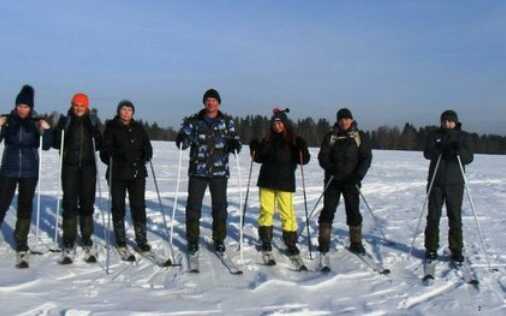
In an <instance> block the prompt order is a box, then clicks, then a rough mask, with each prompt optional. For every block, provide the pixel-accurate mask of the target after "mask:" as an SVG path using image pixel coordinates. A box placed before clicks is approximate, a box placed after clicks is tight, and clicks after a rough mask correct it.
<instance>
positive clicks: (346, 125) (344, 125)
mask: <svg viewBox="0 0 506 316" xmlns="http://www.w3.org/2000/svg"><path fill="white" fill-rule="evenodd" d="M337 124H338V125H339V128H340V129H342V130H343V131H346V130H348V129H350V127H351V124H353V119H351V118H342V119H340V120H339V121H338V122H337Z"/></svg>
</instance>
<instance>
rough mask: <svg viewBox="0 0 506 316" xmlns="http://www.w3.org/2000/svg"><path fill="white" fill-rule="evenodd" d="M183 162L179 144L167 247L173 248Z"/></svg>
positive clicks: (181, 145) (181, 149) (181, 148)
mask: <svg viewBox="0 0 506 316" xmlns="http://www.w3.org/2000/svg"><path fill="white" fill-rule="evenodd" d="M182 163H183V144H179V157H178V163H177V178H176V196H175V197H174V204H172V214H171V217H170V237H169V247H170V249H171V250H172V249H173V238H174V220H175V218H176V217H175V216H176V209H177V200H178V197H179V183H180V182H181V169H182Z"/></svg>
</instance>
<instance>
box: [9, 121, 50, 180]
mask: <svg viewBox="0 0 506 316" xmlns="http://www.w3.org/2000/svg"><path fill="white" fill-rule="evenodd" d="M39 136H40V133H39V130H38V129H37V127H36V125H35V119H34V118H33V116H32V115H31V116H30V117H28V118H26V119H21V118H20V117H19V116H18V115H17V114H16V113H15V112H14V111H13V112H11V114H10V115H8V116H7V121H6V124H5V125H4V126H3V127H2V131H1V133H0V141H2V140H3V141H4V142H5V147H4V151H3V155H2V165H1V167H0V175H2V176H4V177H13V178H37V177H38V173H39V153H38V148H39V144H40V141H39ZM51 143H52V131H51V130H47V131H45V132H44V133H43V136H42V149H43V150H48V149H49V148H50V147H51Z"/></svg>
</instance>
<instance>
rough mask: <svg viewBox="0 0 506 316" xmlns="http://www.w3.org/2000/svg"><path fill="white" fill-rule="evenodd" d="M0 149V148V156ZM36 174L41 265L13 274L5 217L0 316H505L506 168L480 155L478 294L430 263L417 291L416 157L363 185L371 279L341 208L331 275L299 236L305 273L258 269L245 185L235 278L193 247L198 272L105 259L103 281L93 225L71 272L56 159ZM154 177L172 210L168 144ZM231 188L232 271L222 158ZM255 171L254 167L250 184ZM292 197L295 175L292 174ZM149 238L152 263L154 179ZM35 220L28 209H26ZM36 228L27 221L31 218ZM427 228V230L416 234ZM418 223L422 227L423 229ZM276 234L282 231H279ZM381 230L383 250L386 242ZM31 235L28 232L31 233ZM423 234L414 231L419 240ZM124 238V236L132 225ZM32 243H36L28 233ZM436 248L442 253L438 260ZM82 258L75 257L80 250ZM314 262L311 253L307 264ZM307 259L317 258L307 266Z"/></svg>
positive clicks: (102, 202)
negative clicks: (58, 248)
mask: <svg viewBox="0 0 506 316" xmlns="http://www.w3.org/2000/svg"><path fill="white" fill-rule="evenodd" d="M244 149H245V150H244V151H243V152H242V153H241V155H240V158H241V169H242V172H241V178H242V182H243V186H242V193H244V192H245V184H246V178H247V172H248V164H249V157H248V153H247V152H248V150H247V148H244ZM1 150H2V149H1V148H0V151H1ZM311 153H312V160H311V162H310V164H309V165H308V166H307V167H306V169H305V170H304V171H305V175H306V178H307V179H306V186H307V194H308V195H307V196H308V205H309V208H312V206H313V205H314V203H315V202H316V200H317V199H318V196H319V195H320V193H321V191H322V186H323V183H322V182H323V172H322V170H321V169H320V168H319V166H318V163H317V160H316V159H315V158H316V153H317V149H313V150H312V151H311ZM187 155H188V152H185V154H184V160H183V167H184V168H183V172H182V174H183V181H182V183H181V191H182V193H181V194H180V200H179V207H178V210H177V214H176V218H175V220H176V223H175V233H176V235H175V240H174V242H175V249H176V251H177V253H178V254H179V255H178V258H179V259H181V255H180V254H181V253H183V252H184V249H185V246H184V245H185V242H184V231H185V226H184V205H185V200H186V187H187V183H188V182H187V177H186V167H187V165H188V157H187ZM43 163H44V166H43V175H42V181H41V183H42V220H41V236H42V237H43V243H41V244H40V245H39V246H38V247H36V241H35V239H34V238H33V236H32V238H31V241H30V243H31V246H32V248H37V249H41V250H43V251H44V252H45V253H44V254H43V255H41V256H37V255H34V256H32V257H31V268H30V269H28V270H17V269H15V268H14V261H15V253H14V251H13V250H12V248H11V246H12V245H13V238H12V231H13V227H14V222H15V214H14V213H15V205H13V207H12V208H11V210H10V211H9V213H8V215H7V218H6V223H4V225H3V226H2V228H1V230H2V233H1V235H0V306H1V308H2V311H1V313H0V314H1V315H16V314H19V315H339V314H346V315H407V314H409V315H417V314H420V315H422V314H423V315H456V314H459V315H476V314H484V315H505V314H506V305H505V298H506V276H505V271H506V270H505V267H506V241H505V237H506V229H505V226H506V215H505V210H506V175H505V173H504V171H505V170H506V158H505V157H504V156H484V155H477V156H476V157H475V162H474V163H473V164H472V165H471V166H470V167H469V168H468V172H469V179H470V182H471V183H470V187H471V190H472V194H473V198H474V202H475V205H476V208H477V212H478V216H479V220H480V224H481V227H482V229H483V233H484V238H485V243H486V247H487V250H488V253H489V255H490V258H491V261H492V263H493V264H495V265H497V267H498V269H499V271H498V272H489V271H488V269H487V264H486V260H485V258H484V257H483V255H482V254H481V252H480V247H479V245H480V244H479V236H478V234H477V229H476V225H475V222H474V218H473V216H472V212H471V209H470V208H469V203H468V201H467V200H466V202H465V203H464V210H463V212H464V216H463V222H464V234H465V235H464V236H465V237H464V238H465V243H466V249H467V254H468V255H469V256H470V258H471V260H472V261H473V263H474V267H475V269H476V270H477V272H478V275H479V277H480V281H481V287H480V291H479V292H476V291H475V290H474V289H473V288H472V287H470V286H469V285H466V284H465V283H463V282H462V280H461V278H460V277H459V276H458V275H457V274H456V273H455V271H453V270H450V269H449V263H448V262H442V263H441V264H439V265H438V269H437V273H436V275H437V280H436V282H435V283H434V285H433V286H432V287H425V286H423V285H422V283H421V280H420V278H421V277H422V267H421V258H422V256H423V248H422V245H423V234H420V235H419V237H418V239H417V242H416V248H415V251H414V256H409V247H410V243H411V238H412V236H413V233H414V230H415V227H416V223H417V217H418V215H419V213H420V210H421V206H422V203H423V199H424V189H425V185H426V174H427V167H428V162H427V161H426V160H424V159H423V156H422V154H421V153H419V152H401V151H374V159H373V165H372V168H371V169H370V171H369V174H368V176H367V177H366V181H365V183H364V185H363V192H364V194H365V196H366V198H367V200H368V202H369V204H370V205H371V207H372V208H373V210H374V212H375V214H376V215H377V216H378V218H379V225H378V226H375V225H374V222H373V221H372V218H371V216H370V215H369V213H368V212H367V210H366V209H365V208H364V204H363V203H362V214H363V215H364V231H365V238H366V240H367V246H366V247H367V249H368V250H369V251H370V252H371V253H372V254H374V255H375V256H376V257H377V258H379V259H380V260H382V261H383V263H384V265H385V266H386V267H388V268H390V269H391V270H392V273H391V274H390V275H388V276H383V275H379V274H377V273H375V272H373V271H371V270H369V269H368V268H367V267H366V266H364V265H363V264H362V263H361V262H360V261H359V260H358V259H357V258H356V257H354V256H352V255H350V254H348V252H346V251H345V250H344V249H343V247H344V246H345V245H347V244H348V237H347V227H346V225H345V219H344V210H343V205H340V207H339V210H338V212H337V215H336V221H335V225H334V231H333V233H334V234H333V245H334V247H333V249H334V250H333V252H332V269H333V270H332V272H331V273H329V274H327V275H323V274H321V273H319V272H314V270H315V269H316V267H317V265H316V264H317V260H313V261H310V260H309V257H308V248H307V244H306V235H305V233H304V235H303V236H302V238H301V239H300V246H301V250H302V253H303V255H304V256H305V258H306V259H307V263H308V266H309V267H310V270H313V271H310V272H295V271H293V270H292V269H291V266H290V264H289V262H288V260H286V259H285V258H284V257H282V256H281V255H279V253H277V258H278V262H279V263H278V265H277V266H275V267H267V266H263V265H261V264H260V262H261V258H260V256H259V255H258V253H257V252H256V250H255V245H256V239H257V233H256V224H255V220H256V217H257V215H258V197H257V192H258V190H257V188H256V187H253V188H252V189H253V190H252V192H251V195H250V203H249V206H250V207H249V208H248V211H247V212H248V213H247V219H246V225H245V228H246V231H245V242H246V246H245V249H244V259H245V262H243V263H242V264H241V266H242V268H243V270H244V274H243V275H242V276H234V275H231V274H229V273H228V272H227V270H226V269H225V267H224V266H223V265H222V264H221V263H220V262H219V261H218V259H217V257H216V256H214V255H213V254H212V253H210V252H209V250H208V248H207V247H206V246H202V247H201V264H200V270H201V273H200V274H198V275H195V274H190V273H186V272H185V270H186V260H182V263H183V265H182V267H174V268H169V269H161V268H159V267H157V266H154V265H153V264H152V263H151V262H150V261H148V260H146V259H140V260H139V261H138V263H137V264H133V265H129V264H128V263H124V262H121V261H120V260H119V257H118V255H117V254H116V253H115V252H111V254H112V258H111V263H112V265H111V273H110V274H109V275H106V273H105V270H104V266H105V264H104V262H105V261H104V260H105V252H104V249H103V244H104V239H103V226H102V224H101V222H98V223H97V225H96V232H95V237H96V243H97V244H98V245H100V256H99V263H98V264H94V265H90V264H87V263H85V262H83V261H82V260H79V259H78V260H76V262H75V264H73V265H72V266H65V267H63V266H60V265H58V264H57V259H58V258H59V255H58V254H54V253H50V252H47V248H48V247H49V246H50V245H51V238H52V236H53V234H54V229H55V228H54V215H55V206H56V197H57V193H58V188H57V184H58V181H57V153H56V151H54V150H53V151H51V152H49V153H48V152H44V162H43ZM154 164H155V168H156V170H157V177H158V180H159V183H160V187H161V191H162V198H163V203H164V205H165V209H166V211H167V213H170V211H171V209H172V203H173V199H174V196H175V187H176V173H177V149H176V146H175V145H174V144H173V143H166V142H158V143H156V144H155V158H154ZM231 166H232V176H231V179H230V181H229V190H228V192H229V235H228V236H229V237H228V238H227V246H228V251H229V253H230V254H231V256H232V257H233V260H234V261H235V262H238V261H239V253H238V252H237V251H236V249H237V244H238V239H239V229H238V228H239V214H240V210H239V204H240V191H241V190H240V188H239V186H238V184H237V172H236V171H237V170H236V168H235V161H234V160H233V159H232V160H231ZM258 169H259V166H258V165H256V164H255V165H254V168H253V181H252V183H256V176H257V174H258ZM103 171H104V169H103V168H102V170H101V171H100V173H101V178H102V179H101V180H102V188H104V199H97V205H96V206H97V211H96V219H97V221H99V220H100V219H101V212H102V211H105V210H107V200H106V199H105V197H106V194H105V188H106V183H105V181H104V179H103V174H104V173H103ZM297 176H298V180H297V181H298V184H299V188H300V184H301V181H300V173H299V172H298V173H297ZM147 191H148V192H147V206H148V216H149V221H148V228H149V236H148V237H149V239H150V240H151V242H152V244H153V245H154V247H155V248H156V249H157V251H158V252H159V253H160V254H163V251H164V250H163V249H164V241H163V239H162V238H164V228H163V225H162V217H161V215H160V212H159V209H158V202H157V197H156V191H155V189H154V185H153V182H152V178H151V177H150V178H149V179H148V187H147ZM295 202H296V207H297V212H298V214H299V224H302V223H303V219H304V200H303V195H302V190H298V192H297V194H296V198H295ZM204 205H205V206H204V210H203V219H202V225H201V227H202V230H201V236H202V244H203V245H206V244H207V243H209V240H210V236H211V233H210V227H211V217H210V208H209V205H210V199H209V197H208V196H207V195H206V198H205V200H204ZM34 214H35V211H34ZM34 223H35V216H34ZM424 224H425V220H424V222H423V225H424ZM441 224H442V225H441V228H442V229H441V232H442V234H441V243H442V245H444V246H446V243H447V242H446V240H447V220H446V218H445V217H443V219H442V223H441ZM423 225H422V226H423ZM278 227H279V225H278ZM316 229H317V226H316V224H315V223H314V222H313V223H312V225H311V230H312V233H313V234H312V235H313V238H312V242H313V245H316V244H317V236H316ZM381 230H383V231H384V233H385V235H386V237H387V240H383V239H382V238H381V237H380V236H381V233H380V231H381ZM34 231H35V230H34V229H32V232H34ZM420 233H421V231H420ZM128 234H129V237H130V238H131V239H133V230H132V227H131V226H129V231H128ZM32 235H33V234H32ZM274 242H275V244H276V248H277V249H282V248H283V245H282V241H281V231H280V230H279V229H276V230H275V241H274ZM442 250H443V249H441V253H442ZM78 254H80V249H78ZM313 256H314V254H313ZM314 257H315V256H314Z"/></svg>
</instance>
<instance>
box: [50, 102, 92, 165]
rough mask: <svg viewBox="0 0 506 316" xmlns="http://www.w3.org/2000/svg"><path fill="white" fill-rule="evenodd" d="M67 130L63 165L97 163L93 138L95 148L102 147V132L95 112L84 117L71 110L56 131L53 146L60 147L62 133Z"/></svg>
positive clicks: (60, 121)
mask: <svg viewBox="0 0 506 316" xmlns="http://www.w3.org/2000/svg"><path fill="white" fill-rule="evenodd" d="M62 131H65V139H64V140H63V141H64V146H65V148H64V151H63V165H64V166H72V167H83V166H84V167H87V166H94V165H95V153H94V152H93V140H94V142H95V150H100V149H101V147H102V134H101V133H100V131H99V129H98V119H97V117H96V116H95V115H93V114H85V115H84V116H82V117H77V116H75V115H74V114H73V113H72V112H71V111H69V113H68V116H66V117H62V118H61V119H60V120H59V121H58V124H57V127H56V129H55V131H54V144H53V147H54V148H56V149H60V147H61V135H62Z"/></svg>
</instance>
